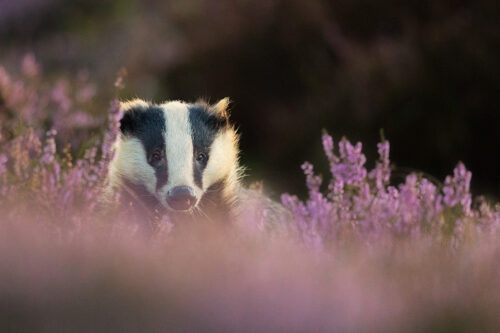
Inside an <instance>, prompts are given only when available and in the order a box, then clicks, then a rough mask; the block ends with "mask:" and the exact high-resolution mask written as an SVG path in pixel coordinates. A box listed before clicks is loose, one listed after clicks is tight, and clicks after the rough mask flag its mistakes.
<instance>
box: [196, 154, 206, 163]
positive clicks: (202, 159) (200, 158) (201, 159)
mask: <svg viewBox="0 0 500 333" xmlns="http://www.w3.org/2000/svg"><path fill="white" fill-rule="evenodd" d="M207 160H208V156H207V154H205V153H198V155H196V161H198V162H200V163H205V162H206V161H207Z"/></svg>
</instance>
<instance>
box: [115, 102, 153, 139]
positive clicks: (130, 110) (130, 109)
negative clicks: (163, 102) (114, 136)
mask: <svg viewBox="0 0 500 333" xmlns="http://www.w3.org/2000/svg"><path fill="white" fill-rule="evenodd" d="M148 107H149V104H148V103H147V102H145V101H143V100H141V99H134V100H132V101H127V102H120V110H122V112H123V116H122V119H120V131H121V132H122V134H123V135H127V134H131V133H133V132H134V130H135V128H136V124H137V121H138V118H139V114H140V113H141V112H143V111H144V110H145V109H147V108H148Z"/></svg>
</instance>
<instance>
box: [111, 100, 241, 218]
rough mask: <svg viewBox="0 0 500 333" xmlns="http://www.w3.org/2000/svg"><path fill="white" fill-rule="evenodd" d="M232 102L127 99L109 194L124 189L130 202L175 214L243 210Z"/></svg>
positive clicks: (232, 213) (230, 213)
mask: <svg viewBox="0 0 500 333" xmlns="http://www.w3.org/2000/svg"><path fill="white" fill-rule="evenodd" d="M228 104H229V100H228V99H227V98H225V99H222V100H220V101H219V102H218V103H216V104H214V105H210V104H208V103H205V102H198V103H186V102H182V101H168V102H165V103H162V104H153V103H150V102H146V101H143V100H139V99H136V100H132V101H128V102H124V103H121V109H122V111H123V117H122V119H121V121H120V132H121V133H120V135H119V137H118V139H117V142H116V144H115V148H114V149H115V153H114V157H113V159H112V161H111V162H110V166H109V174H108V185H107V187H106V190H105V196H106V198H108V199H109V198H110V197H112V196H113V195H115V194H117V193H119V197H120V200H121V201H122V202H124V203H125V204H127V205H135V206H136V207H137V208H138V209H143V210H144V212H145V213H146V211H148V212H156V213H160V214H168V215H169V216H172V217H174V218H177V217H179V216H186V215H189V216H197V215H198V216H203V217H207V218H210V219H221V218H224V219H226V218H229V219H230V218H233V217H235V216H236V215H238V212H239V205H238V201H239V200H238V198H239V194H240V193H241V185H240V177H241V174H242V169H241V168H240V166H239V162H238V154H239V149H238V134H237V133H236V130H235V128H234V127H233V126H232V125H231V124H230V122H229V116H228Z"/></svg>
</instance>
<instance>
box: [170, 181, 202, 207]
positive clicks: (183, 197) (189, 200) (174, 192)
mask: <svg viewBox="0 0 500 333" xmlns="http://www.w3.org/2000/svg"><path fill="white" fill-rule="evenodd" d="M167 203H168V205H169V206H170V208H172V209H173V210H178V211H182V210H189V209H190V208H192V207H193V206H194V205H195V204H196V196H195V194H194V190H193V188H192V187H189V186H176V187H174V188H172V189H170V190H169V191H168V192H167Z"/></svg>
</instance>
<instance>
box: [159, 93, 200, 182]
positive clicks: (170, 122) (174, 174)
mask: <svg viewBox="0 0 500 333" xmlns="http://www.w3.org/2000/svg"><path fill="white" fill-rule="evenodd" d="M162 107H163V109H164V112H165V121H166V134H165V142H166V153H167V154H166V155H167V163H168V183H167V186H166V187H167V188H168V189H171V188H173V187H175V186H191V187H193V188H194V187H195V184H194V176H193V140H192V138H191V124H190V122H189V110H188V106H187V105H186V104H184V103H181V102H170V103H167V104H163V105H162Z"/></svg>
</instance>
